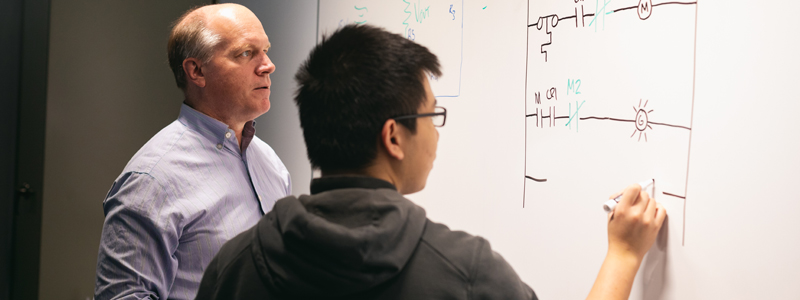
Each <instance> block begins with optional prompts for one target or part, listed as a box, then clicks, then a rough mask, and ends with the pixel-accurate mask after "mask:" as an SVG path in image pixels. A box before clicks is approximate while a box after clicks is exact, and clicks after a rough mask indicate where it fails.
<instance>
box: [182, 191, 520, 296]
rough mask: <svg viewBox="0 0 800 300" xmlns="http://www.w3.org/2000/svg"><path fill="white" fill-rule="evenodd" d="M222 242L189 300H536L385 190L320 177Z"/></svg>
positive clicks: (497, 263)
mask: <svg viewBox="0 0 800 300" xmlns="http://www.w3.org/2000/svg"><path fill="white" fill-rule="evenodd" d="M311 192H312V195H310V196H309V195H303V196H300V197H299V198H295V197H291V196H290V197H286V198H283V199H281V200H279V201H278V202H277V203H276V204H275V207H274V208H273V210H272V211H271V212H269V213H268V214H267V215H265V216H264V217H263V218H262V219H261V221H259V223H258V224H257V225H256V226H254V227H252V228H251V229H249V230H247V231H245V232H243V233H241V234H239V235H238V236H236V237H235V238H233V239H232V240H230V241H228V242H227V243H226V244H225V245H224V246H223V247H222V249H221V250H220V252H219V253H218V254H217V256H216V257H215V258H214V260H212V261H211V263H210V265H209V266H208V268H207V269H206V271H205V274H204V275H203V279H202V282H201V284H200V290H199V292H198V294H197V298H196V299H220V300H221V299H536V295H535V294H534V293H533V291H532V290H531V289H530V287H528V286H527V285H526V284H525V283H523V282H522V281H521V280H520V279H519V276H517V274H516V273H515V272H514V270H513V269H512V268H511V266H509V265H508V263H506V261H505V260H503V258H502V257H501V256H500V255H499V254H497V253H495V252H494V251H492V250H491V247H490V246H489V243H488V242H487V241H486V240H485V239H483V238H480V237H475V236H471V235H469V234H467V233H464V232H459V231H451V230H450V229H448V228H447V227H446V226H444V225H441V224H437V223H433V222H431V221H430V220H428V219H427V218H426V217H425V210H424V209H422V208H421V207H419V206H417V205H415V204H414V203H412V202H411V201H409V200H408V199H405V198H404V197H403V196H402V195H401V194H400V193H398V192H397V191H396V190H395V188H394V186H393V185H391V184H390V183H388V182H386V181H383V180H379V179H375V178H371V177H324V178H320V179H315V180H314V182H312V185H311Z"/></svg>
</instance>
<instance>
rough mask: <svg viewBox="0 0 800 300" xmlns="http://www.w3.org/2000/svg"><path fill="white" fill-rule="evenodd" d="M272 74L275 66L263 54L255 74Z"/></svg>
mask: <svg viewBox="0 0 800 300" xmlns="http://www.w3.org/2000/svg"><path fill="white" fill-rule="evenodd" d="M272 72H275V64H273V63H272V60H270V59H269V56H267V54H266V53H264V54H263V55H262V57H261V62H260V63H259V65H258V68H256V74H258V75H268V74H270V73H272Z"/></svg>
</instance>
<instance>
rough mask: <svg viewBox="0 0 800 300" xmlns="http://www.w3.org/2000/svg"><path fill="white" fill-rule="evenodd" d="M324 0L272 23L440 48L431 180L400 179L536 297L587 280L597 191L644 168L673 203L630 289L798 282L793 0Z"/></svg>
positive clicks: (696, 293)
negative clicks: (477, 239)
mask: <svg viewBox="0 0 800 300" xmlns="http://www.w3.org/2000/svg"><path fill="white" fill-rule="evenodd" d="M259 3H263V2H261V1H259ZM245 4H246V3H245ZM246 5H247V4H246ZM282 5H286V4H282ZM317 10H318V13H317V16H318V17H317V19H308V18H287V17H285V16H282V18H283V19H287V20H291V21H287V24H285V25H284V26H280V27H272V28H266V31H267V34H268V35H272V34H273V32H280V33H281V34H284V33H283V32H292V28H293V26H294V25H293V24H290V23H289V22H296V23H297V24H300V23H303V24H307V23H309V22H316V23H317V28H318V30H317V32H316V39H317V40H319V39H320V37H321V36H323V35H325V34H329V33H331V32H333V30H335V29H337V28H339V27H341V26H343V25H345V24H350V23H366V24H372V25H376V26H382V27H384V28H386V29H388V30H390V31H392V32H396V33H398V34H401V35H403V36H405V37H407V38H410V39H414V40H415V41H417V42H419V43H421V44H423V45H425V46H426V47H428V48H429V49H431V51H432V52H434V53H435V54H437V55H438V56H439V58H440V60H441V61H442V65H443V72H444V74H443V76H441V77H440V78H431V83H432V88H433V91H434V94H435V95H436V96H437V98H438V100H439V103H440V104H441V105H443V106H445V107H447V109H448V121H447V126H445V127H443V128H440V130H439V132H440V140H439V149H438V152H437V154H438V155H437V159H436V161H435V162H434V169H433V171H432V172H431V175H430V177H429V180H428V185H427V187H426V188H425V189H424V190H423V191H422V192H419V193H417V194H413V195H409V198H411V199H412V200H413V201H415V202H416V203H418V204H419V205H421V206H422V207H424V208H425V209H426V211H427V212H428V216H429V217H430V218H431V219H432V220H434V221H437V222H442V223H445V224H447V225H449V226H450V227H451V228H453V229H457V230H466V231H468V232H470V233H472V234H476V235H481V236H483V237H486V238H487V239H488V240H489V241H490V242H491V243H492V247H493V248H494V249H495V250H496V251H497V252H499V253H501V254H502V255H503V256H504V257H505V258H506V260H508V261H509V262H510V263H511V265H512V266H513V267H514V268H515V270H516V271H517V272H518V273H519V274H520V276H521V277H522V279H523V280H524V281H525V282H526V283H528V284H529V285H530V286H531V287H532V288H533V289H534V290H535V291H536V293H537V294H538V295H539V296H540V298H542V299H582V298H585V297H586V295H587V294H588V292H589V289H590V288H591V285H592V283H593V282H594V279H595V276H596V274H597V271H598V270H599V268H600V264H601V263H602V261H603V258H604V255H605V252H606V247H607V241H606V238H607V236H606V216H605V214H604V213H603V212H602V208H601V206H602V203H603V200H604V199H606V198H607V197H608V196H609V195H611V194H613V193H615V192H617V191H619V190H620V189H622V188H623V187H625V186H626V185H628V184H631V183H634V182H639V181H642V180H644V179H650V178H653V179H655V180H656V185H655V188H654V189H651V190H650V193H651V195H653V196H654V197H655V198H656V200H657V201H659V202H661V203H662V204H664V205H665V207H666V208H667V210H668V213H669V217H668V221H667V224H666V225H665V228H664V229H663V231H662V232H661V234H660V236H659V239H658V241H657V243H656V245H655V246H654V248H652V249H651V251H650V253H648V256H647V257H646V258H645V261H644V263H643V265H642V268H641V269H640V272H639V273H638V274H637V277H636V281H635V282H634V288H633V292H632V294H631V299H753V298H757V299H798V296H797V295H799V294H800V287H799V286H798V285H797V284H796V283H797V282H798V281H800V256H798V255H797V253H798V252H800V218H798V217H796V216H795V215H796V213H795V212H796V211H798V209H800V201H798V200H800V197H798V196H797V195H796V193H794V192H793V191H791V188H790V187H791V186H792V185H793V184H796V182H797V181H798V179H800V154H799V153H800V138H799V137H800V134H798V130H800V118H796V117H794V115H795V114H796V112H797V111H798V110H800V100H798V98H800V97H798V96H797V95H796V92H795V91H794V86H797V83H798V81H800V72H798V70H800V58H798V56H797V53H800V42H799V41H798V38H797V31H798V29H800V25H798V24H797V22H796V20H795V19H796V18H795V17H794V13H795V12H797V11H800V3H796V2H778V1H768V2H758V1H752V0H751V1H711V2H709V1H707V0H699V1H639V0H595V1H591V0H585V1H581V0H577V1H576V0H570V1H563V0H560V1H557V0H530V1H525V0H508V1H472V0H463V1H439V0H433V1H423V0H418V1H412V0H405V1H404V0H396V1H395V0H392V1H379V0H370V1H357V0H341V1H325V0H323V1H319V2H318V6H317ZM256 13H257V14H259V17H261V18H262V19H264V18H270V16H273V15H280V14H281V13H282V12H281V11H278V10H273V11H271V10H267V9H264V10H263V11H257V12H256ZM304 34H305V33H304ZM311 46H312V45H309V46H307V48H305V49H299V48H294V49H293V51H301V50H304V51H306V53H307V51H308V50H310V47H311ZM274 47H275V48H277V47H280V46H279V45H275V46H274ZM272 59H273V60H274V61H276V62H277V63H280V57H275V56H273V57H272ZM296 68H297V66H284V69H291V70H290V71H287V72H288V73H290V74H288V75H293V73H294V70H296ZM277 74H278V73H276V75H275V76H277ZM288 75H287V76H288ZM276 101H281V100H280V99H273V102H276ZM283 101H291V99H285V100H283ZM274 130H276V131H281V133H280V134H282V135H286V134H287V133H286V128H277V129H274ZM293 130H294V129H293ZM262 132H263V131H259V135H261V134H262ZM264 134H266V135H269V134H270V132H269V131H267V132H266V133H264ZM296 134H300V132H299V130H297V131H296ZM276 142H280V140H274V139H273V141H272V142H271V143H273V144H274V143H276ZM294 153H295V154H294V155H298V156H304V155H305V151H304V149H302V148H298V149H297V151H295V152H294ZM282 158H284V157H283V156H282ZM284 159H286V158H284ZM290 172H294V170H291V169H290Z"/></svg>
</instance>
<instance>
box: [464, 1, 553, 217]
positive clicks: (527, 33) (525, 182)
mask: <svg viewBox="0 0 800 300" xmlns="http://www.w3.org/2000/svg"><path fill="white" fill-rule="evenodd" d="M462 9H463V7H462ZM530 23H531V1H530V0H528V12H527V19H526V20H525V25H526V26H525V99H523V100H524V101H525V112H524V113H523V114H522V115H523V117H524V118H525V147H524V148H523V149H525V152H524V153H522V154H523V155H525V156H524V160H523V164H522V171H523V174H522V175H523V176H522V208H525V194H526V192H527V187H528V179H527V178H525V176H527V175H528V117H527V114H528V56H530V53H528V51H529V49H528V48H529V44H530V41H529V40H528V39H530V36H531V33H530V30H531V28H530V27H528V26H527V25H528V24H530ZM537 118H538V117H537Z"/></svg>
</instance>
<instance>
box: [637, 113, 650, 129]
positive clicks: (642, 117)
mask: <svg viewBox="0 0 800 300" xmlns="http://www.w3.org/2000/svg"><path fill="white" fill-rule="evenodd" d="M647 121H648V120H647V112H646V111H644V109H639V111H638V112H636V130H639V131H644V130H645V129H647Z"/></svg>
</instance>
